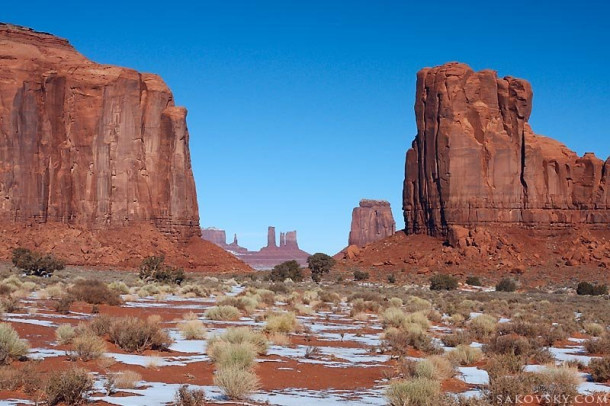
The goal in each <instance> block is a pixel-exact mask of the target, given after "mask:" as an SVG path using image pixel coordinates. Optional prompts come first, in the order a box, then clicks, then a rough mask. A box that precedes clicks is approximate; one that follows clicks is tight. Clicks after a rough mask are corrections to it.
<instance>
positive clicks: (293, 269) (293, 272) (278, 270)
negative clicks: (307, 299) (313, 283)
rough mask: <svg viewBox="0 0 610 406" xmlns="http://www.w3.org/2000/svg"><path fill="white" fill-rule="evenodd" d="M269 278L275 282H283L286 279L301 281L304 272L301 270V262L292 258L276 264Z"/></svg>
mask: <svg viewBox="0 0 610 406" xmlns="http://www.w3.org/2000/svg"><path fill="white" fill-rule="evenodd" d="M269 278H270V279H271V280H272V281H274V282H283V281H285V280H286V279H291V280H292V281H294V282H301V281H302V280H303V272H302V271H301V266H300V265H299V263H298V262H297V261H295V260H291V261H286V262H282V263H281V264H279V265H276V266H274V267H273V269H272V270H271V274H270V275H269Z"/></svg>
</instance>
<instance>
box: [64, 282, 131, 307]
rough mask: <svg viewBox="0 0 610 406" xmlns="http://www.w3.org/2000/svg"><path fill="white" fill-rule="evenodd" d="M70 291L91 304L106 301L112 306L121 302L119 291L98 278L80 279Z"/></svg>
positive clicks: (76, 297) (77, 298) (77, 297)
mask: <svg viewBox="0 0 610 406" xmlns="http://www.w3.org/2000/svg"><path fill="white" fill-rule="evenodd" d="M68 293H69V294H70V295H71V296H72V297H74V298H75V299H76V300H80V301H82V302H85V303H89V304H104V303H105V304H108V305H111V306H118V305H120V304H121V296H120V295H119V293H118V292H117V291H115V290H112V289H110V288H109V287H108V286H107V285H106V284H105V283H104V282H102V281H99V280H97V279H79V280H77V281H76V282H75V283H74V286H72V287H71V288H70V289H69V290H68Z"/></svg>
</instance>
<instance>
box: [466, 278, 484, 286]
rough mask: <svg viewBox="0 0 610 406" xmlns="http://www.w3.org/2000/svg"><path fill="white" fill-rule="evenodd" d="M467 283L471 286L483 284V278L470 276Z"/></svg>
mask: <svg viewBox="0 0 610 406" xmlns="http://www.w3.org/2000/svg"><path fill="white" fill-rule="evenodd" d="M466 284H467V285H470V286H481V285H483V284H482V283H481V279H480V278H479V277H478V276H469V277H467V278H466Z"/></svg>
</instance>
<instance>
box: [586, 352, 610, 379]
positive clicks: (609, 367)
mask: <svg viewBox="0 0 610 406" xmlns="http://www.w3.org/2000/svg"><path fill="white" fill-rule="evenodd" d="M589 369H590V370H591V377H593V380H594V381H595V382H607V381H609V380H610V357H608V356H606V357H603V358H593V359H592V360H591V361H589Z"/></svg>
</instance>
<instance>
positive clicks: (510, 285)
mask: <svg viewBox="0 0 610 406" xmlns="http://www.w3.org/2000/svg"><path fill="white" fill-rule="evenodd" d="M515 290H517V282H515V281H514V280H512V279H511V278H503V279H502V280H501V281H500V282H498V284H497V285H496V292H514V291H515Z"/></svg>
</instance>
